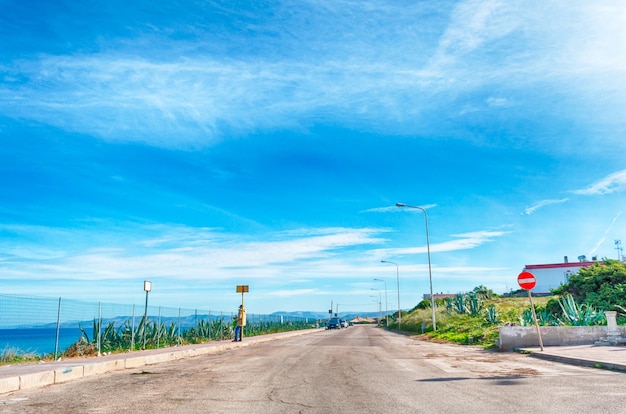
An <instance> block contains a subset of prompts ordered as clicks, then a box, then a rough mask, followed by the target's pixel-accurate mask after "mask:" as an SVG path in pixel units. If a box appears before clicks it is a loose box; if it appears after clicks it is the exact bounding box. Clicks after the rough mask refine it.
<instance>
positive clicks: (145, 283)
mask: <svg viewBox="0 0 626 414" xmlns="http://www.w3.org/2000/svg"><path fill="white" fill-rule="evenodd" d="M143 290H145V291H146V307H145V308H144V312H143V346H142V347H141V349H146V330H147V329H148V293H150V291H151V290H152V282H150V281H149V280H144V281H143Z"/></svg>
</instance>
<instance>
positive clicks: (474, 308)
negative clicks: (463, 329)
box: [466, 294, 483, 316]
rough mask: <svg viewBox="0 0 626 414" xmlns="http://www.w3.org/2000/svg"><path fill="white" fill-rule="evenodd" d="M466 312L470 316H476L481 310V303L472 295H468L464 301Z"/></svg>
mask: <svg viewBox="0 0 626 414" xmlns="http://www.w3.org/2000/svg"><path fill="white" fill-rule="evenodd" d="M466 303H467V306H466V310H467V313H469V314H470V316H478V315H480V312H481V311H482V309H483V304H482V301H481V300H480V299H479V298H478V297H477V296H476V295H474V294H471V295H468V297H467V299H466Z"/></svg>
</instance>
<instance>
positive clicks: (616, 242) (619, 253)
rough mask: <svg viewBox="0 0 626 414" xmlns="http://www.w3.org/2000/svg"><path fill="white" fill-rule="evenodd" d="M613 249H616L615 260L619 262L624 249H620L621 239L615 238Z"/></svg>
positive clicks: (622, 257)
mask: <svg viewBox="0 0 626 414" xmlns="http://www.w3.org/2000/svg"><path fill="white" fill-rule="evenodd" d="M615 250H617V261H618V262H621V261H622V260H623V259H624V250H623V249H622V241H621V240H615Z"/></svg>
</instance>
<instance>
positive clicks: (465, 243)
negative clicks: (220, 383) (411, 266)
mask: <svg viewBox="0 0 626 414" xmlns="http://www.w3.org/2000/svg"><path fill="white" fill-rule="evenodd" d="M508 233H509V232H506V231H489V230H485V231H476V232H470V233H462V234H453V235H452V237H456V238H457V239H456V240H450V241H446V242H442V243H435V244H431V245H430V251H431V253H432V252H451V251H457V250H468V249H474V248H476V247H479V246H481V245H483V244H485V243H491V242H492V241H493V240H494V239H495V238H497V237H502V236H504V235H505V234H508ZM427 251H428V248H427V246H426V245H424V246H419V247H406V248H393V249H377V250H373V251H372V252H371V253H372V254H373V255H374V256H376V257H379V258H386V257H394V256H404V255H409V254H422V253H427Z"/></svg>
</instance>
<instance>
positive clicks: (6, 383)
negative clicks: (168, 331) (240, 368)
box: [0, 329, 323, 394]
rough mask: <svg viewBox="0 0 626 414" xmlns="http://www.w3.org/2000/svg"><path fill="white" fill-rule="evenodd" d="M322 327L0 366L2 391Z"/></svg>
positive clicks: (281, 336)
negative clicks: (240, 338)
mask: <svg viewBox="0 0 626 414" xmlns="http://www.w3.org/2000/svg"><path fill="white" fill-rule="evenodd" d="M320 330H323V329H306V330H301V331H291V332H281V333H276V334H268V335H261V336H252V337H249V338H244V340H243V341H241V342H233V341H232V340H226V341H210V342H206V343H203V344H193V345H182V346H176V347H169V348H160V349H149V350H144V351H133V352H125V353H119V354H110V355H102V356H99V357H88V358H72V359H68V360H59V361H51V362H40V363H32V364H16V365H5V366H0V394H5V393H8V392H13V391H18V390H24V389H31V388H38V387H44V386H46V385H52V384H59V383H63V382H66V381H70V380H74V379H79V378H84V377H90V376H92V375H98V374H104V373H106V372H111V371H119V370H123V369H129V368H138V367H142V366H145V365H152V364H158V363H162V362H168V361H174V360H177V359H183V358H190V357H194V356H199V355H209V354H216V353H218V352H224V351H227V350H231V349H236V348H240V347H245V346H250V345H255V344H259V343H263V342H269V341H275V340H278V339H284V338H290V337H293V336H299V335H305V334H308V333H313V332H318V331H320Z"/></svg>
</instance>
